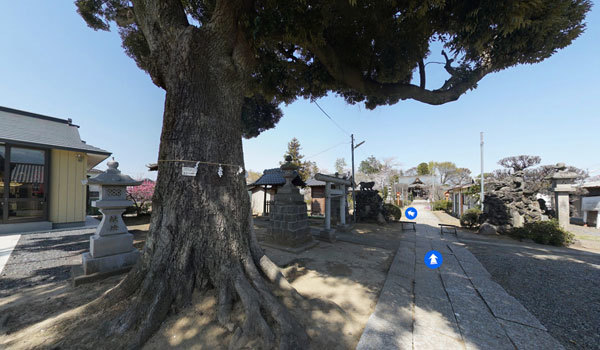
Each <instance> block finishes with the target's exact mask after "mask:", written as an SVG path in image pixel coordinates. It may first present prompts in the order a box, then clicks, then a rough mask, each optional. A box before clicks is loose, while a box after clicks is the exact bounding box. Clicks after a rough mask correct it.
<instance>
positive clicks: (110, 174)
mask: <svg viewBox="0 0 600 350" xmlns="http://www.w3.org/2000/svg"><path fill="white" fill-rule="evenodd" d="M106 165H107V166H108V169H107V170H106V171H105V172H103V173H101V174H99V175H97V176H94V177H92V178H89V179H88V180H87V184H88V185H108V186H138V185H141V184H142V182H141V181H137V180H134V179H132V178H131V176H129V175H124V174H121V171H120V170H119V169H118V167H119V162H116V161H115V159H114V158H113V159H112V160H111V161H109V162H108V163H106Z"/></svg>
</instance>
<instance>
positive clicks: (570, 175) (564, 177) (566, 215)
mask: <svg viewBox="0 0 600 350" xmlns="http://www.w3.org/2000/svg"><path fill="white" fill-rule="evenodd" d="M555 169H556V173H554V174H553V175H552V176H551V177H550V179H551V180H552V190H553V191H554V198H555V203H556V216H557V217H558V223H559V224H560V226H562V227H563V228H564V229H568V228H569V224H570V217H571V215H570V212H569V194H570V193H572V192H574V191H575V188H574V185H573V184H574V182H575V179H576V178H577V176H578V175H577V174H576V173H574V172H571V171H568V170H567V167H566V166H565V164H564V163H558V164H556V167H555Z"/></svg>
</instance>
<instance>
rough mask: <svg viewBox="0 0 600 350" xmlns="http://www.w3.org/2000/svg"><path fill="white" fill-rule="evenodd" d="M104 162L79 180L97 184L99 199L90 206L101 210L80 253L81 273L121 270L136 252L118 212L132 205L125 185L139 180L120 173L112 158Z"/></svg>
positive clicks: (134, 261)
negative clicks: (99, 169) (94, 172)
mask: <svg viewBox="0 0 600 350" xmlns="http://www.w3.org/2000/svg"><path fill="white" fill-rule="evenodd" d="M107 165H108V169H107V170H106V171H105V172H103V173H101V174H99V175H97V176H95V177H92V178H90V179H88V180H84V181H83V182H84V184H88V185H98V186H99V187H100V199H99V200H97V201H95V202H92V206H94V207H96V208H98V209H99V210H100V212H101V213H102V221H101V222H100V225H98V228H96V234H94V235H93V236H92V237H90V251H89V252H87V253H83V258H82V260H83V273H84V275H90V274H94V273H108V272H114V271H120V270H124V269H126V268H129V267H131V266H133V265H134V264H135V263H136V261H137V259H138V257H139V255H140V252H139V251H138V250H137V249H136V248H134V247H133V235H132V234H131V233H129V232H128V231H127V226H126V225H125V223H124V222H123V218H122V217H121V215H122V214H123V212H124V211H125V209H126V208H127V207H129V206H131V205H132V204H133V202H132V201H130V200H128V199H127V187H128V186H138V185H140V184H141V183H142V182H141V181H136V180H134V179H132V178H131V177H129V176H128V175H124V174H121V171H120V170H119V169H117V168H118V167H119V163H118V162H115V160H114V158H113V160H111V161H109V162H108V163H107Z"/></svg>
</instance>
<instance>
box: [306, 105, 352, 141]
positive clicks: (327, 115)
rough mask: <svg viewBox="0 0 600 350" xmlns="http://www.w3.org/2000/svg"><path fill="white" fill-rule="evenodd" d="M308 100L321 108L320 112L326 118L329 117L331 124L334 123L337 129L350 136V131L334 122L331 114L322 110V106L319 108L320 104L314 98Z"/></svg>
mask: <svg viewBox="0 0 600 350" xmlns="http://www.w3.org/2000/svg"><path fill="white" fill-rule="evenodd" d="M310 102H312V103H314V104H315V105H317V107H319V109H320V110H321V112H323V114H325V116H326V117H327V118H329V120H331V122H332V123H333V124H335V126H337V127H338V129H340V130H341V131H342V132H343V133H344V134H346V135H348V136H350V133H348V132H347V131H346V130H344V129H343V128H342V127H341V126H340V125H339V124H338V123H336V122H335V120H333V118H331V116H330V115H329V114H327V112H325V110H323V108H321V106H319V104H318V103H317V101H316V100H314V99H313V100H310Z"/></svg>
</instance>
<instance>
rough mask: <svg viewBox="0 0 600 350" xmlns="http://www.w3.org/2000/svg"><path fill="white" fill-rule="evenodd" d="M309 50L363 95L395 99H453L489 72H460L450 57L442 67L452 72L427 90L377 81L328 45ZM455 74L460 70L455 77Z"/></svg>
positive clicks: (434, 101)
mask: <svg viewBox="0 0 600 350" xmlns="http://www.w3.org/2000/svg"><path fill="white" fill-rule="evenodd" d="M309 49H310V50H311V51H312V52H313V53H314V54H315V56H316V57H317V58H318V59H319V61H320V62H321V63H323V65H324V66H325V67H326V69H327V71H328V72H329V74H331V76H332V77H334V78H335V79H337V80H339V81H341V82H344V83H345V84H346V85H348V87H350V88H352V89H354V90H356V91H358V92H360V93H362V94H364V95H366V96H380V97H387V98H397V99H402V100H406V99H413V100H417V101H420V102H423V103H427V104H431V105H440V104H444V103H446V102H451V101H456V100H457V99H458V98H459V97H460V96H461V95H462V94H463V93H465V92H466V91H467V90H469V89H472V88H474V87H475V86H476V85H477V83H478V82H479V81H480V80H481V79H482V78H483V77H484V76H485V75H486V74H487V73H489V72H491V71H492V69H491V67H479V68H476V69H473V70H471V71H465V72H459V71H458V70H456V68H454V67H452V66H451V65H450V63H451V62H452V60H447V61H446V65H445V68H446V70H447V71H448V72H449V73H450V72H452V73H450V74H451V75H452V77H451V78H450V79H449V80H448V81H446V83H445V84H444V86H442V87H441V88H439V89H436V90H427V89H425V88H423V87H420V86H416V85H413V84H403V83H379V82H377V81H374V80H372V79H370V78H367V77H364V75H363V74H362V73H361V72H360V70H358V69H357V68H355V67H352V66H350V65H348V64H346V63H344V62H343V61H342V60H341V59H340V58H339V56H338V55H337V53H336V52H335V50H334V49H333V48H332V47H330V46H328V45H326V44H325V45H312V46H310V47H309ZM458 73H462V74H461V76H458Z"/></svg>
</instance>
